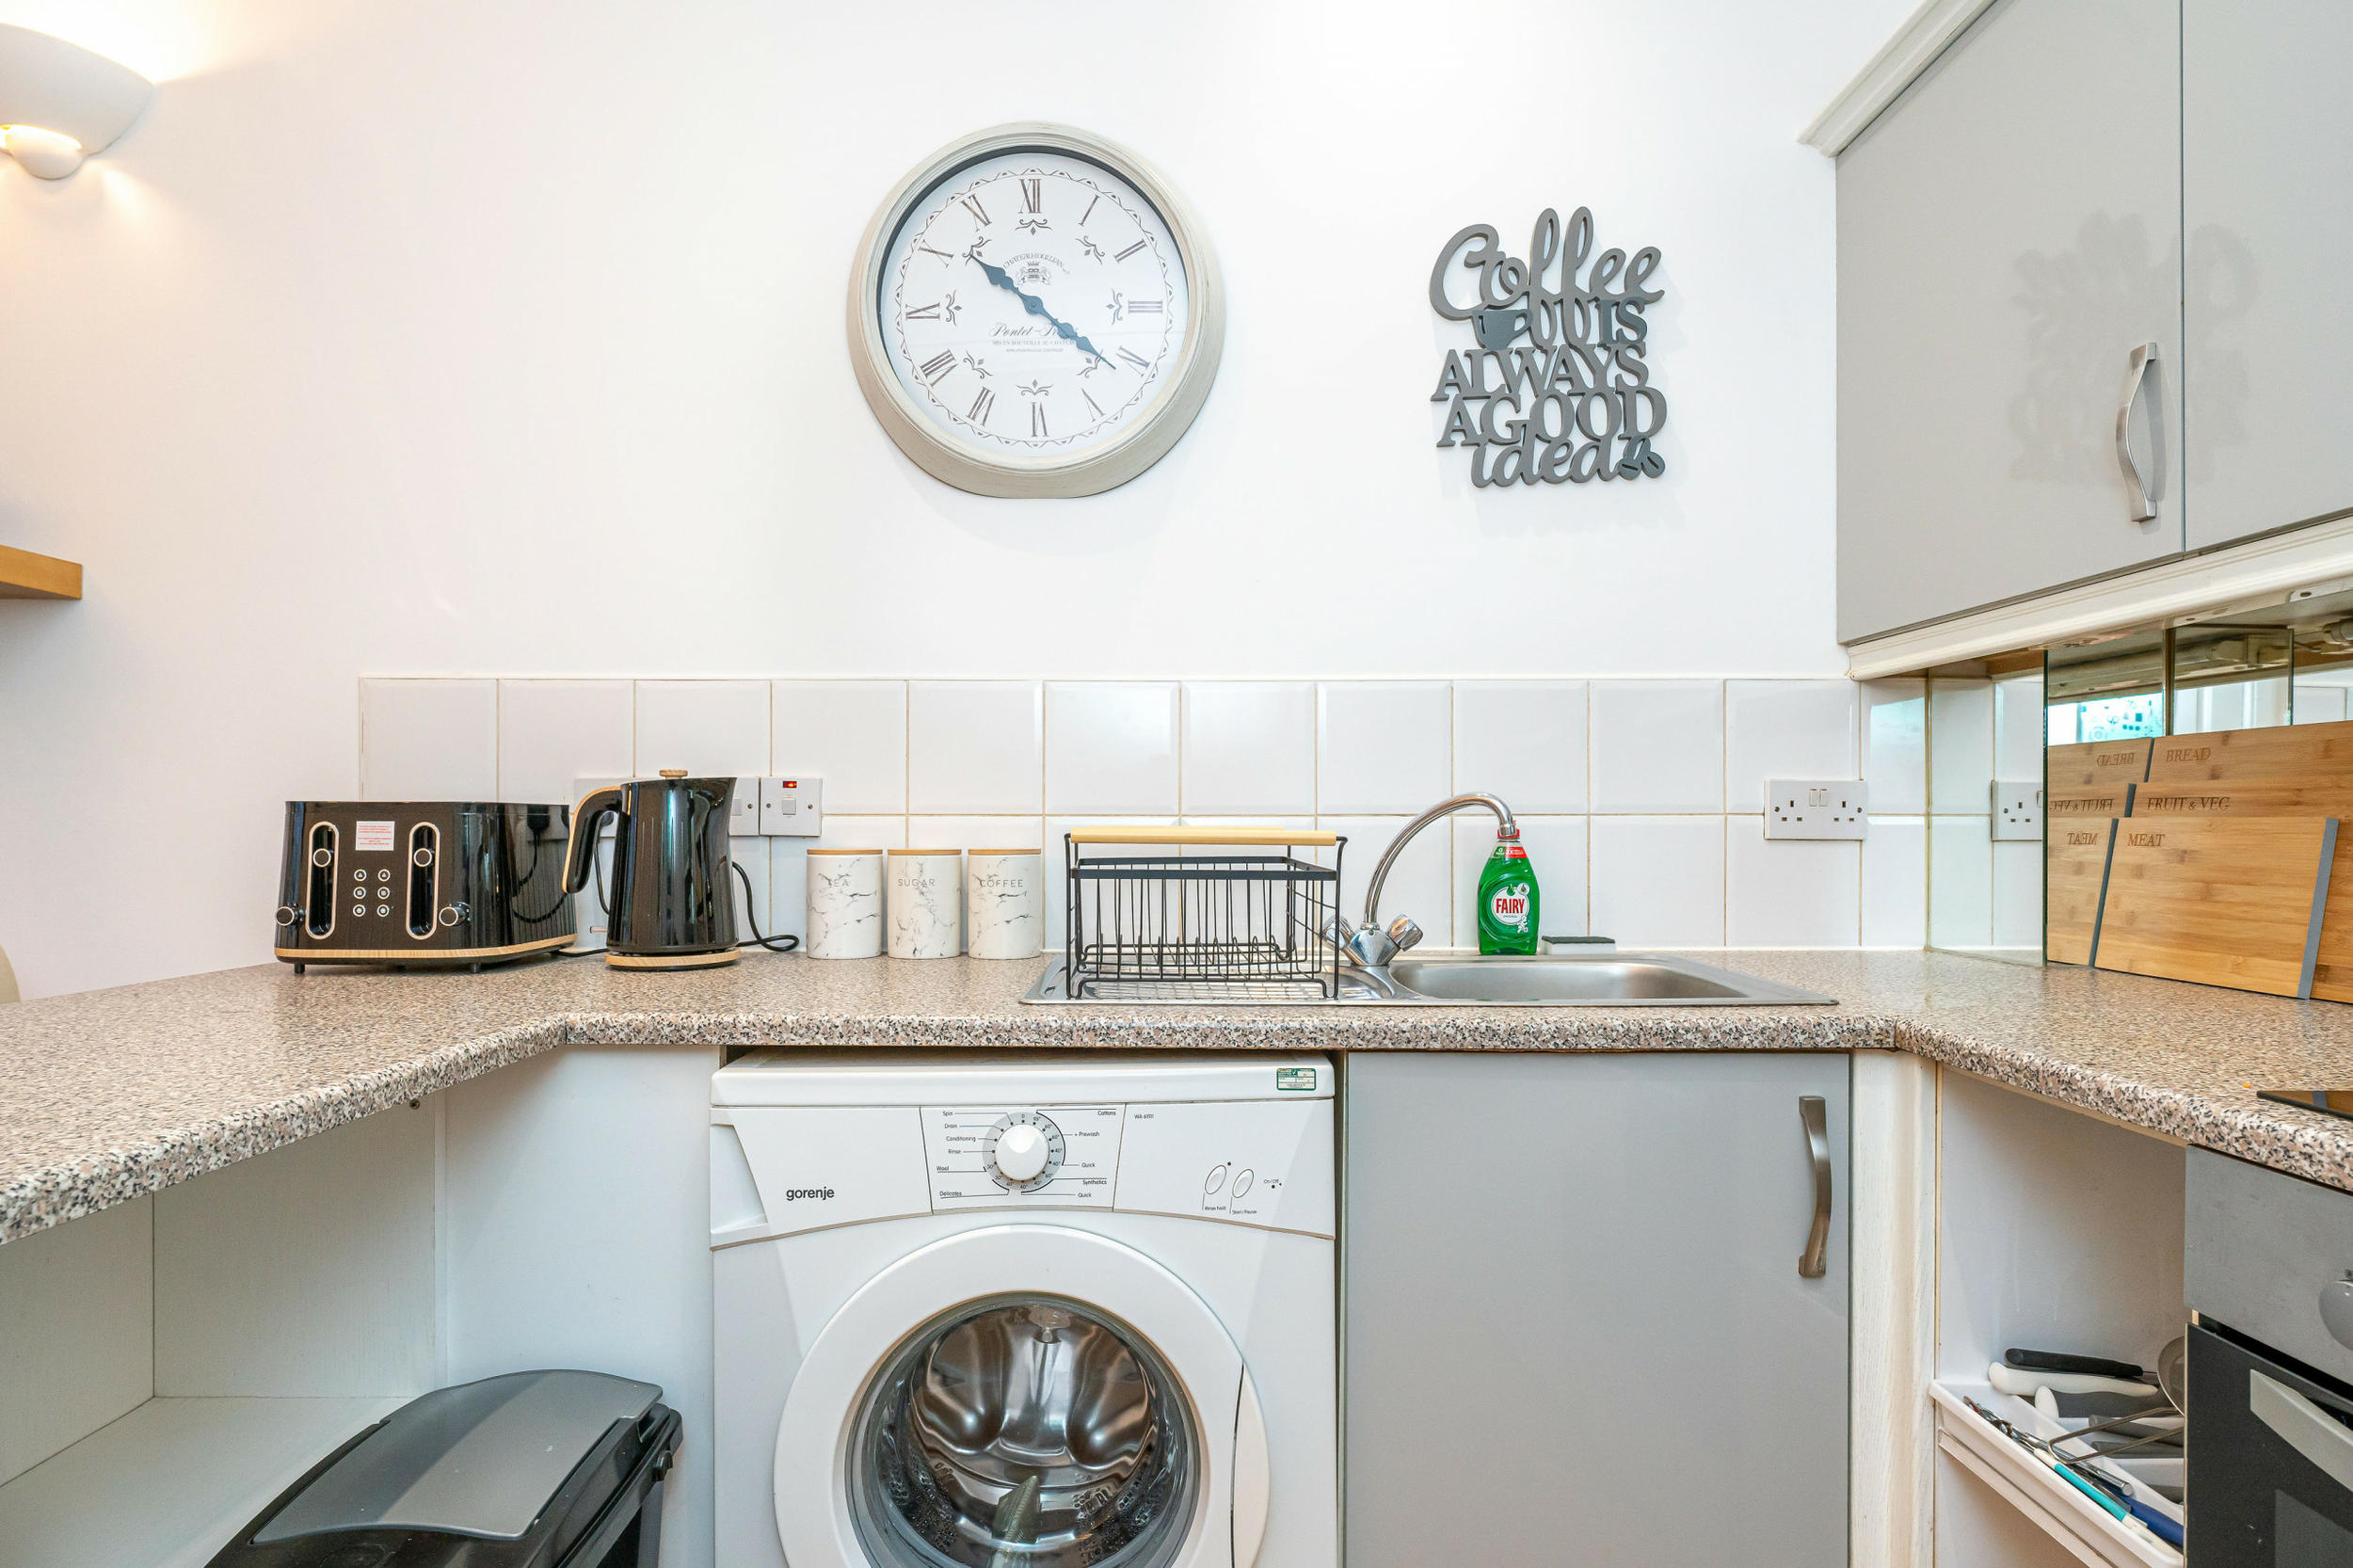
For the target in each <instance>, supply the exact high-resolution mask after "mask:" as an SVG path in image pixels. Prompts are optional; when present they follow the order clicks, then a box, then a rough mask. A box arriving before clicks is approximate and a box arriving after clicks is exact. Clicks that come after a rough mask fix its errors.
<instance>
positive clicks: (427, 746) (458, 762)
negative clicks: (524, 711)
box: [360, 680, 499, 800]
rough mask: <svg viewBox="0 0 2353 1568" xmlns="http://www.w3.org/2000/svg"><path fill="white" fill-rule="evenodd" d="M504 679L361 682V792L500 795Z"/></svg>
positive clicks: (390, 796)
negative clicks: (500, 714)
mask: <svg viewBox="0 0 2353 1568" xmlns="http://www.w3.org/2000/svg"><path fill="white" fill-rule="evenodd" d="M498 712H499V695H498V682H497V681H495V680H362V681H360V799H362V800H496V799H497V798H498V790H499V761H498V730H499V725H498Z"/></svg>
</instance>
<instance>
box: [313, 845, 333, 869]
mask: <svg viewBox="0 0 2353 1568" xmlns="http://www.w3.org/2000/svg"><path fill="white" fill-rule="evenodd" d="M334 858H335V852H334V851H333V850H331V849H328V847H327V846H326V845H325V844H321V845H320V846H319V847H318V848H316V849H314V850H312V852H311V864H312V865H313V866H325V865H328V864H331V863H332V862H333V860H334Z"/></svg>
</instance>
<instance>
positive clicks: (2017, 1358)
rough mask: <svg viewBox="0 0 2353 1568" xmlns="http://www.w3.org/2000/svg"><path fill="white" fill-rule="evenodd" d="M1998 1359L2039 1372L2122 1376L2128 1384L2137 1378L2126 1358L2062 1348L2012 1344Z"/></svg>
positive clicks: (2139, 1376) (2134, 1365)
mask: <svg viewBox="0 0 2353 1568" xmlns="http://www.w3.org/2000/svg"><path fill="white" fill-rule="evenodd" d="M2002 1360H2003V1361H2004V1362H2006V1363H2008V1364H2009V1366H2012V1367H2024V1368H2028V1369H2030V1370H2034V1371H2042V1372H2084V1373H2087V1374H2089V1375H2090V1376H2092V1377H2096V1378H2122V1379H2124V1380H2125V1381H2126V1382H2129V1383H2138V1382H2140V1381H2141V1375H2140V1374H2141V1368H2139V1367H2138V1366H2137V1365H2136V1364H2135V1363H2133V1362H2130V1361H2110V1360H2108V1359H2107V1358H2106V1357H2105V1356H2098V1355H2071V1354H2069V1353H2068V1352H2065V1351H2029V1350H2021V1349H2019V1348H2018V1347H2017V1346H2015V1345H2013V1346H2011V1347H2010V1348H2009V1350H2006V1351H2004V1352H2002Z"/></svg>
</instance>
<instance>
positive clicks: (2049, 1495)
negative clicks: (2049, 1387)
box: [1929, 1382, 2182, 1568]
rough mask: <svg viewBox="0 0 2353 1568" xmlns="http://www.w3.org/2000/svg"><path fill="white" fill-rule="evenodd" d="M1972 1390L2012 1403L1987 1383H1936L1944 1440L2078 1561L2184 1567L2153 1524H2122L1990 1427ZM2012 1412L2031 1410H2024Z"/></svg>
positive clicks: (1991, 1401)
mask: <svg viewBox="0 0 2353 1568" xmlns="http://www.w3.org/2000/svg"><path fill="white" fill-rule="evenodd" d="M1964 1396H1966V1397H1967V1398H1970V1399H1974V1400H1977V1402H1978V1403H1979V1404H1983V1405H1986V1406H1988V1407H1989V1408H1999V1407H2000V1406H2001V1405H2003V1404H2007V1403H2009V1402H2010V1401H2009V1399H2008V1397H2007V1396H2002V1395H1996V1394H1995V1393H1994V1392H1993V1389H1991V1388H1989V1387H1987V1386H1986V1385H1985V1384H1971V1383H1950V1384H1948V1383H1944V1382H1937V1383H1931V1384H1929V1398H1930V1399H1931V1400H1934V1401H1935V1404H1936V1446H1937V1447H1938V1448H1942V1449H1944V1450H1945V1452H1946V1453H1948V1454H1950V1455H1952V1456H1953V1458H1954V1459H1955V1460H1956V1461H1958V1462H1959V1463H1960V1464H1962V1465H1964V1466H1965V1467H1967V1468H1968V1469H1970V1470H1972V1471H1974V1472H1976V1474H1977V1478H1978V1479H1979V1480H1983V1481H1984V1482H1985V1483H1986V1484H1987V1485H1989V1486H1991V1487H1992V1488H1993V1490H1994V1491H1995V1492H1997V1493H1999V1494H2000V1495H2001V1496H2002V1497H2003V1498H2004V1499H2006V1500H2007V1501H2008V1502H2009V1504H2010V1505H2011V1506H2012V1507H2014V1508H2016V1509H2017V1510H2018V1512H2021V1513H2023V1514H2025V1516H2026V1517H2027V1518H2028V1519H2030V1520H2032V1521H2033V1522H2034V1523H2035V1524H2036V1525H2038V1526H2040V1527H2041V1528H2042V1529H2043V1530H2044V1531H2045V1532H2046V1533H2048V1534H2049V1535H2050V1536H2051V1538H2052V1539H2053V1540H2055V1541H2057V1543H2058V1544H2060V1545H2062V1546H2064V1547H2066V1548H2067V1549H2068V1551H2069V1552H2070V1553H2072V1554H2073V1556H2074V1557H2075V1558H2076V1560H2079V1561H2081V1562H2084V1563H2087V1564H2089V1565H2091V1568H2182V1554H2181V1553H2180V1552H2178V1551H2176V1550H2174V1549H2173V1548H2172V1547H2171V1546H2169V1545H2167V1544H2165V1543H2164V1542H2162V1541H2160V1540H2158V1539H2157V1538H2156V1536H2155V1535H2154V1534H2153V1533H2151V1532H2150V1530H2149V1528H2148V1527H2146V1526H2145V1525H2141V1524H2138V1523H2134V1524H2131V1525H2125V1524H2121V1523H2119V1522H2118V1521H2117V1520H2116V1519H2114V1518H2112V1517H2110V1516H2109V1515H2108V1514H2107V1513H2105V1512H2102V1511H2101V1510H2100V1509H2098V1508H2096V1507H2094V1506H2093V1505H2092V1504H2091V1503H2090V1502H2089V1501H2087V1500H2086V1499H2085V1497H2084V1496H2083V1494H2082V1493H2080V1492H2077V1491H2076V1490H2075V1489H2074V1488H2073V1487H2072V1486H2070V1485H2068V1484H2067V1483H2066V1482H2065V1481H2063V1480H2059V1479H2058V1477H2057V1476H2056V1475H2053V1474H2052V1473H2051V1471H2050V1470H2049V1469H2047V1468H2046V1467H2044V1466H2043V1465H2041V1464H2037V1463H2035V1461H2033V1460H2031V1459H2029V1458H2027V1457H2026V1455H2025V1452H2024V1451H2023V1450H2021V1449H2020V1448H2019V1447H2018V1445H2017V1444H2015V1443H2013V1442H2011V1441H2010V1440H2009V1438H2008V1437H2005V1436H2004V1435H2003V1434H2002V1433H2000V1432H1996V1431H1994V1430H1993V1428H1992V1427H1990V1426H1988V1425H1987V1424H1986V1423H1985V1421H1984V1419H1983V1418H1982V1417H1981V1416H1978V1415H1977V1412H1975V1411H1973V1410H1971V1409H1970V1408H1969V1407H1968V1405H1966V1404H1965V1403H1963V1402H1962V1399H1963V1397H1964ZM2010 1418H2011V1419H2021V1420H2025V1419H2031V1416H2028V1414H2027V1412H2026V1411H2025V1410H2023V1409H2022V1410H2021V1411H2020V1412H2019V1414H2018V1416H2016V1417H2010Z"/></svg>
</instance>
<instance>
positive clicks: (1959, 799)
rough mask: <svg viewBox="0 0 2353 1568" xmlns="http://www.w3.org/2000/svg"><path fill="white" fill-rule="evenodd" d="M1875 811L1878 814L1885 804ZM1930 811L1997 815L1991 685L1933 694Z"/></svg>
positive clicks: (1944, 688) (1965, 683) (1966, 684)
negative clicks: (1994, 791)
mask: <svg viewBox="0 0 2353 1568" xmlns="http://www.w3.org/2000/svg"><path fill="white" fill-rule="evenodd" d="M1871 806H1872V809H1874V810H1877V809H1878V808H1879V803H1878V802H1877V801H1873V802H1872V803H1871ZM1929 811H1930V812H1931V813H1932V814H1934V815H1936V816H1940V817H1950V816H1990V815H1991V814H1992V813H1993V682H1992V681H1991V680H1939V681H1937V682H1936V683H1935V685H1934V687H1933V689H1932V690H1931V691H1930V692H1929ZM1938 945H1939V946H1943V945H1944V944H1942V943H1939V944H1938ZM1979 945H1982V944H1979Z"/></svg>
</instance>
